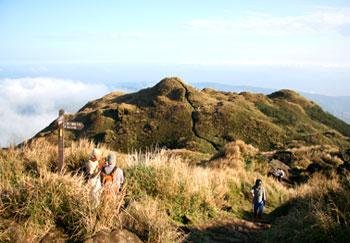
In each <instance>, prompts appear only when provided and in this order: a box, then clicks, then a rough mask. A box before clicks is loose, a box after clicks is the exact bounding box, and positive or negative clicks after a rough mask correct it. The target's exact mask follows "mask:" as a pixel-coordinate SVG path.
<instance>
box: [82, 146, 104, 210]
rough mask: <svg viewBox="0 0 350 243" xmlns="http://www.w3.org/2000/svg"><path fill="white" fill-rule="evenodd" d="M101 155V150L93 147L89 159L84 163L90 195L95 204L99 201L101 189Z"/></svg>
mask: <svg viewBox="0 0 350 243" xmlns="http://www.w3.org/2000/svg"><path fill="white" fill-rule="evenodd" d="M101 155H102V153H101V150H99V149H96V148H95V149H93V150H92V152H91V155H90V158H89V161H87V163H86V165H85V172H86V182H87V183H88V185H89V186H90V195H91V197H92V199H93V200H94V202H95V203H96V204H98V203H99V200H100V194H101V189H102V185H101V180H100V172H101V168H102V163H103V161H102V160H101Z"/></svg>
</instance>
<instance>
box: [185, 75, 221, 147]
mask: <svg viewBox="0 0 350 243" xmlns="http://www.w3.org/2000/svg"><path fill="white" fill-rule="evenodd" d="M179 83H180V84H181V86H182V87H183V88H184V89H185V98H186V101H187V103H188V104H189V105H190V106H191V110H192V112H191V119H192V132H193V133H194V135H195V136H196V137H198V138H199V139H203V140H204V141H206V142H208V143H210V144H211V146H213V148H214V149H215V150H216V151H219V150H220V148H219V146H218V145H217V144H216V143H215V142H213V141H210V140H209V139H207V138H205V137H203V136H201V135H199V133H198V132H197V130H196V119H195V117H194V116H195V115H194V113H195V112H196V110H197V108H196V107H195V105H194V104H193V103H192V101H191V100H190V98H189V94H190V91H189V90H188V88H187V87H186V85H185V84H183V83H182V82H179Z"/></svg>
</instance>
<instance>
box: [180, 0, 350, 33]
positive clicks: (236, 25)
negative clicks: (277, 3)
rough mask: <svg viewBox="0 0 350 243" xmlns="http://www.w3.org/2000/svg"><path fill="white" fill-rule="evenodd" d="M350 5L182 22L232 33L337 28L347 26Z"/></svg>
mask: <svg viewBox="0 0 350 243" xmlns="http://www.w3.org/2000/svg"><path fill="white" fill-rule="evenodd" d="M349 24H350V8H332V7H317V8H315V9H314V10H313V11H312V12H309V13H306V14H304V15H296V16H275V15H271V14H267V13H259V12H246V13H245V14H244V18H242V19H195V20H191V21H189V22H188V23H186V24H185V27H186V28H188V29H190V30H198V31H215V32H220V31H222V32H227V33H230V32H231V33H232V32H234V31H235V30H251V31H259V32H265V33H295V32H324V31H337V32H339V33H341V34H343V33H344V28H346V29H347V28H349Z"/></svg>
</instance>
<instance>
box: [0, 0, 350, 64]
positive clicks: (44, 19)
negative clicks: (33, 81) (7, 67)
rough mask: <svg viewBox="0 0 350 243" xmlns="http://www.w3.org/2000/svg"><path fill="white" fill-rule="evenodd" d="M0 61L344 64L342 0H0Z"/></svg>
mask: <svg viewBox="0 0 350 243" xmlns="http://www.w3.org/2000/svg"><path fill="white" fill-rule="evenodd" d="M0 31H1V47H0V53H1V54H0V62H1V63H5V64H8V63H43V64H45V63H122V64H144V63H146V64H149V63H152V64H202V65H203V64H205V65H238V64H243V65H278V64H279V65H285V66H290V65H291V66H321V67H324V66H326V67H344V66H345V67H348V65H349V64H350V48H349V45H348V42H349V38H350V3H349V2H348V3H346V1H295V0H294V1H223V0H219V1H35V0H34V1H16V0H11V1H4V0H3V1H0Z"/></svg>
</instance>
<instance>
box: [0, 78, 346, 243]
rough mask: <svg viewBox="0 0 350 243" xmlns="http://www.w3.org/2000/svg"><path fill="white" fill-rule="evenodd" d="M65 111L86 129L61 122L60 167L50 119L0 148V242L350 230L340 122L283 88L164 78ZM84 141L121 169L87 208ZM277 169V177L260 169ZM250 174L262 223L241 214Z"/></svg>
mask: <svg viewBox="0 0 350 243" xmlns="http://www.w3.org/2000/svg"><path fill="white" fill-rule="evenodd" d="M66 119H67V120H73V121H80V122H83V123H84V125H85V128H84V129H83V130H82V131H77V132H69V131H67V132H66V136H65V139H66V143H65V144H66V149H65V161H66V167H65V168H66V173H65V174H63V175H62V174H58V173H57V172H56V168H57V164H56V161H57V146H56V145H55V143H56V139H57V131H56V128H55V124H54V122H53V123H52V124H50V125H49V126H48V127H47V128H45V129H44V130H43V131H41V132H40V133H39V134H38V135H36V136H35V137H34V138H33V139H32V140H31V141H30V142H29V143H27V144H22V146H19V147H17V148H10V149H7V150H0V178H1V183H0V242H38V241H41V242H51V241H52V240H58V239H59V240H62V241H73V242H82V241H86V242H104V241H107V240H109V241H110V242H113V241H114V242H115V241H118V240H117V239H120V237H122V236H123V237H126V236H125V235H128V237H132V238H133V239H134V240H136V241H137V240H138V242H139V240H142V241H144V242H276V241H283V242H329V241H332V242H343V241H345V240H346V239H347V238H346V237H347V235H348V234H349V232H350V229H349V222H350V214H349V213H348V212H347V209H348V208H349V206H350V204H349V202H350V194H349V189H350V184H349V173H350V172H349V171H350V164H349V161H350V150H349V145H350V144H349V137H348V136H349V131H350V129H349V125H348V124H346V123H344V122H342V121H341V120H338V119H337V118H335V117H333V116H332V115H330V114H328V113H326V112H324V111H323V110H322V109H321V108H320V107H319V106H318V105H317V104H315V103H313V102H311V101H309V100H307V99H305V98H304V97H302V96H300V95H299V94H297V93H296V92H294V91H290V90H281V91H278V92H275V93H272V94H270V95H267V96H266V95H263V94H252V93H248V92H242V93H239V94H238V93H232V92H220V91H216V90H213V89H203V90H197V89H194V88H193V87H190V86H188V85H186V84H185V83H184V82H183V81H182V80H180V79H179V78H165V79H163V80H162V81H161V82H159V83H158V84H157V85H155V86H154V87H151V88H148V89H144V90H140V91H139V92H136V93H130V94H123V93H120V92H113V93H110V94H108V95H106V96H104V97H102V98H100V99H98V100H95V101H91V102H89V103H88V104H86V105H85V106H84V107H82V108H81V109H80V110H79V111H78V112H77V113H76V114H72V115H67V117H66ZM86 138H88V139H89V140H86ZM90 141H91V142H90ZM95 146H98V147H100V148H101V149H102V151H103V155H104V156H106V155H107V153H109V152H110V151H114V152H115V153H116V154H117V161H118V166H120V167H121V168H123V170H124V172H125V177H126V186H125V187H124V190H123V192H122V193H121V194H120V195H118V196H116V197H103V198H102V201H101V203H100V204H99V205H98V206H96V205H95V204H94V202H93V200H92V198H91V197H90V196H89V189H90V188H89V185H88V184H87V183H85V179H84V176H83V175H82V174H81V171H82V168H83V166H84V164H85V162H86V161H87V160H88V156H89V154H90V152H91V150H92V148H93V147H95ZM157 146H158V148H156V149H152V147H157ZM159 147H161V149H159ZM135 151H137V152H135ZM278 167H281V168H283V169H284V170H285V172H286V178H285V180H284V181H283V182H282V183H280V182H278V181H277V180H275V179H273V178H272V177H271V176H269V172H271V170H272V169H275V168H278ZM257 178H261V179H262V180H263V182H264V186H265V188H266V191H267V195H268V197H267V198H268V199H267V200H268V201H267V206H266V214H265V216H264V219H263V221H262V222H255V221H253V220H252V214H251V194H250V190H251V187H252V185H253V184H254V181H255V180H256V179H257ZM117 237H119V238H117ZM129 241H130V240H129ZM107 242H108V241H107Z"/></svg>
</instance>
